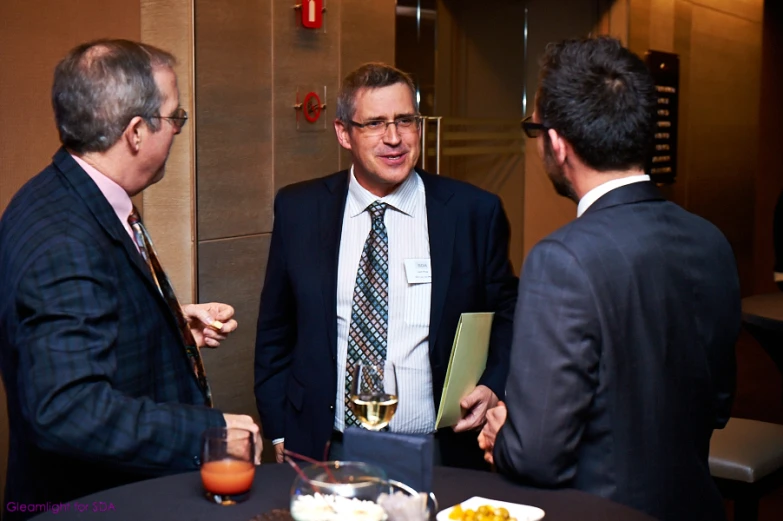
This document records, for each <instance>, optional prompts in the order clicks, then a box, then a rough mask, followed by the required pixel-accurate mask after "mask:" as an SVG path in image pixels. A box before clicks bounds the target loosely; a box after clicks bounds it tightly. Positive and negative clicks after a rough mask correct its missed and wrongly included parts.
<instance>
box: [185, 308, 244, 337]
mask: <svg viewBox="0 0 783 521" xmlns="http://www.w3.org/2000/svg"><path fill="white" fill-rule="evenodd" d="M182 313H183V314H184V315H185V318H186V319H187V321H188V327H189V328H190V331H191V333H193V338H195V340H196V345H197V346H198V347H204V346H208V347H217V346H219V345H220V341H221V340H225V339H226V336H227V335H228V334H229V333H231V332H232V331H234V330H235V329H236V328H237V321H236V320H233V319H232V318H231V317H233V316H234V308H232V307H231V306H229V305H228V304H221V303H219V302H210V303H208V304H187V305H185V306H182Z"/></svg>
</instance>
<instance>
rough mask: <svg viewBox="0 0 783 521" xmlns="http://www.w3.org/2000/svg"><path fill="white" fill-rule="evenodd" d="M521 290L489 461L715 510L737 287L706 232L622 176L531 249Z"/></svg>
mask: <svg viewBox="0 0 783 521" xmlns="http://www.w3.org/2000/svg"><path fill="white" fill-rule="evenodd" d="M519 288H520V289H519V301H518V304H517V310H516V315H515V325H514V343H513V348H512V353H511V370H510V371H511V372H510V374H509V379H508V384H507V396H506V404H507V407H508V419H507V421H506V424H505V426H504V427H503V428H502V429H501V430H500V433H499V435H498V438H497V442H496V445H495V451H494V456H495V462H496V464H497V466H498V468H499V469H500V470H501V471H502V472H503V473H506V474H510V475H512V476H515V477H516V478H518V479H520V480H522V481H524V482H525V483H528V484H533V485H537V486H544V487H575V488H578V489H581V490H585V491H587V492H591V493H594V494H597V495H600V496H604V497H607V498H610V499H612V500H615V501H618V502H620V503H624V504H626V505H629V506H631V507H633V508H636V509H639V510H642V511H644V512H647V513H649V514H651V515H653V516H655V517H657V518H659V519H662V520H666V521H678V520H682V521H686V520H687V521H697V520H704V521H707V520H709V521H715V520H719V519H723V518H724V516H725V513H724V510H723V506H722V503H721V498H720V496H719V494H718V491H717V489H716V488H715V485H714V484H713V480H712V478H711V477H710V471H709V467H708V465H707V458H708V452H709V443H710V437H711V435H712V431H713V429H715V428H722V427H723V426H724V425H725V424H726V422H727V421H728V418H729V414H730V411H731V404H732V398H733V393H734V384H735V371H736V368H735V355H734V345H735V341H736V339H737V336H738V334H739V329H740V294H739V282H738V279H737V270H736V266H735V260H734V256H733V253H732V250H731V248H730V246H729V244H728V242H727V241H726V239H725V237H724V236H723V235H722V234H721V233H720V232H719V231H718V229H717V228H715V226H713V225H712V224H710V223H709V222H707V221H706V220H704V219H702V218H700V217H697V216H695V215H693V214H690V213H688V212H686V211H685V210H683V209H682V208H680V207H679V206H677V205H675V204H673V203H671V202H668V201H665V200H664V199H663V198H662V197H661V195H660V193H659V192H658V189H657V188H656V187H655V186H654V185H653V184H652V183H649V182H642V183H636V184H631V185H627V186H624V187H621V188H617V189H615V190H612V191H611V192H608V193H607V194H605V195H604V196H602V197H601V198H599V199H598V200H597V201H596V202H595V203H594V204H593V205H592V206H590V207H589V208H588V210H587V211H586V212H585V213H584V214H583V215H582V216H581V217H580V218H578V219H576V220H574V221H572V222H571V223H569V224H568V225H566V226H564V227H563V228H561V229H560V230H558V231H556V232H555V233H553V234H551V235H550V236H549V237H547V238H546V239H544V240H542V241H541V242H540V243H539V244H537V245H536V246H535V247H534V248H533V250H532V251H531V252H530V254H529V256H528V258H527V260H526V261H525V265H524V268H523V272H522V276H521V278H520V286H519Z"/></svg>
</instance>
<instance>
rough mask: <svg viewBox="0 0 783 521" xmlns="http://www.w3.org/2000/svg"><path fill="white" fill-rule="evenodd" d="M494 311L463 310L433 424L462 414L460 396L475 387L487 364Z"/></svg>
mask: <svg viewBox="0 0 783 521" xmlns="http://www.w3.org/2000/svg"><path fill="white" fill-rule="evenodd" d="M493 316H494V313H463V314H462V316H460V319H459V324H458V325H457V333H456V334H455V335H454V345H453V346H452V347H451V357H450V358H449V368H448V370H447V371H446V382H445V383H444V384H443V394H442V395H441V397H440V407H438V418H437V420H436V421H435V427H436V428H438V429H440V428H441V427H452V426H454V425H456V424H457V422H458V421H459V420H460V419H461V418H462V410H461V408H460V406H459V402H460V400H462V398H464V397H465V396H467V395H468V394H469V393H470V392H471V391H472V390H473V389H474V388H475V387H476V384H477V383H478V381H479V378H481V375H482V374H483V373H484V368H486V366H487V354H488V352H489V334H490V332H491V330H492V317H493Z"/></svg>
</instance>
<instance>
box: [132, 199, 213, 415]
mask: <svg viewBox="0 0 783 521" xmlns="http://www.w3.org/2000/svg"><path fill="white" fill-rule="evenodd" d="M128 224H130V226H131V229H132V230H133V235H134V236H135V238H136V245H137V246H138V247H139V252H140V253H141V256H142V257H143V258H144V261H145V262H146V263H147V267H149V269H150V273H151V274H152V279H153V280H154V281H155V284H156V285H157V286H158V291H160V294H161V295H162V296H163V299H164V300H165V301H166V303H167V304H168V305H169V308H171V311H172V313H174V316H175V317H176V318H177V324H178V325H179V330H180V333H181V334H182V339H183V341H184V345H185V353H186V354H187V356H188V360H190V364H191V366H192V367H193V372H194V373H195V375H196V380H198V383H199V386H200V387H201V390H202V391H203V393H204V398H205V401H206V404H207V405H208V406H209V407H212V390H211V389H210V388H209V381H207V373H206V371H205V370H204V363H203V362H202V361H201V353H200V352H199V350H198V346H197V345H196V340H195V339H194V338H193V333H192V332H191V331H190V328H189V327H188V321H187V319H186V318H185V315H184V314H183V313H182V307H181V306H180V305H179V301H178V300H177V296H176V295H175V294H174V287H173V286H172V285H171V281H170V280H169V278H168V276H167V275H166V272H165V271H163V268H162V267H161V265H160V261H159V260H158V254H157V253H156V252H155V247H154V246H153V245H152V239H151V238H150V236H149V233H147V228H145V227H144V224H143V223H142V222H141V218H140V217H139V212H138V210H137V209H136V207H135V206H134V207H133V211H132V212H131V214H130V216H128Z"/></svg>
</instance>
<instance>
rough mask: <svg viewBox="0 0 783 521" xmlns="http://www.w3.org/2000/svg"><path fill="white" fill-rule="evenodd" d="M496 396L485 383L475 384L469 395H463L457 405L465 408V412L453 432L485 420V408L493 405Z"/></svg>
mask: <svg viewBox="0 0 783 521" xmlns="http://www.w3.org/2000/svg"><path fill="white" fill-rule="evenodd" d="M497 403H498V397H497V396H496V395H495V393H493V392H492V389H490V388H489V387H487V386H486V385H477V386H476V388H475V389H473V390H472V391H471V392H470V394H469V395H467V396H466V397H464V398H463V399H462V401H461V402H459V406H460V407H462V408H463V409H465V410H467V414H466V415H465V417H464V418H462V419H461V420H460V421H459V422H458V423H457V424H456V425H455V426H454V432H464V431H469V430H472V429H476V428H478V427H481V426H482V425H483V424H484V422H485V421H486V416H487V410H489V409H491V408H492V407H495V406H496V405H497Z"/></svg>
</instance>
